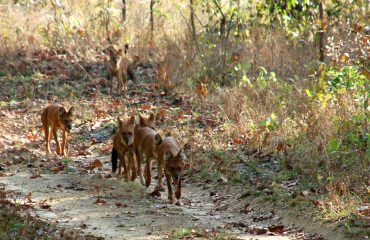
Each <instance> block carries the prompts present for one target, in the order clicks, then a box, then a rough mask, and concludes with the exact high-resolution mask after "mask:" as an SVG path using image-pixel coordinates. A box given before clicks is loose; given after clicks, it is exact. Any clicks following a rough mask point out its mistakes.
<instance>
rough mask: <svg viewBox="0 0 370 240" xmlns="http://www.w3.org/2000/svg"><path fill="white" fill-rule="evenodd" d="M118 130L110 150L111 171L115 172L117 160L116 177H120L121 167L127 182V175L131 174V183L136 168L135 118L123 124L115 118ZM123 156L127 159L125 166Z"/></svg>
mask: <svg viewBox="0 0 370 240" xmlns="http://www.w3.org/2000/svg"><path fill="white" fill-rule="evenodd" d="M117 121H118V130H117V132H116V134H115V135H114V137H113V149H112V171H113V172H115V171H116V166H117V158H118V159H119V164H118V175H121V169H122V167H123V170H124V177H125V180H126V181H128V179H129V177H130V176H129V174H130V173H131V181H133V180H135V178H136V166H135V150H134V126H135V117H134V116H132V117H130V118H129V119H128V120H126V121H125V122H123V121H122V120H121V119H119V118H117ZM125 156H127V157H128V159H127V160H128V162H127V164H128V165H126V161H125Z"/></svg>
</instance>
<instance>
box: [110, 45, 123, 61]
mask: <svg viewBox="0 0 370 240" xmlns="http://www.w3.org/2000/svg"><path fill="white" fill-rule="evenodd" d="M107 51H108V53H109V57H110V61H111V62H112V63H113V64H117V63H118V62H119V59H120V58H121V57H122V56H123V50H122V49H121V48H119V49H118V50H117V49H116V46H114V45H109V47H108V48H107Z"/></svg>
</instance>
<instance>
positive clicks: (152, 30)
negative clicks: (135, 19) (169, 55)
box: [150, 0, 155, 40]
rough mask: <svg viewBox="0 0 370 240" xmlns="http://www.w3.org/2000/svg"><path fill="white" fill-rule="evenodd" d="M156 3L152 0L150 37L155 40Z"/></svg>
mask: <svg viewBox="0 0 370 240" xmlns="http://www.w3.org/2000/svg"><path fill="white" fill-rule="evenodd" d="M154 4H155V0H150V39H151V40H153V36H154V16H153V12H154Z"/></svg>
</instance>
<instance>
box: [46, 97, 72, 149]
mask: <svg viewBox="0 0 370 240" xmlns="http://www.w3.org/2000/svg"><path fill="white" fill-rule="evenodd" d="M72 117H73V107H71V108H70V109H69V111H66V109H65V108H64V107H62V106H61V105H59V104H53V105H50V106H48V107H46V108H45V109H44V110H43V111H42V113H41V121H42V125H43V128H44V132H45V141H46V154H47V155H49V154H50V152H51V151H50V140H51V135H53V136H54V140H55V142H56V152H57V154H59V155H63V156H67V152H66V146H67V137H68V132H69V131H70V130H71V128H72ZM59 129H61V130H62V132H63V140H62V147H61V146H60V144H59V141H58V136H57V131H58V130H59Z"/></svg>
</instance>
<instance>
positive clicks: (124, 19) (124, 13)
mask: <svg viewBox="0 0 370 240" xmlns="http://www.w3.org/2000/svg"><path fill="white" fill-rule="evenodd" d="M125 22H126V0H122V23H125Z"/></svg>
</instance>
